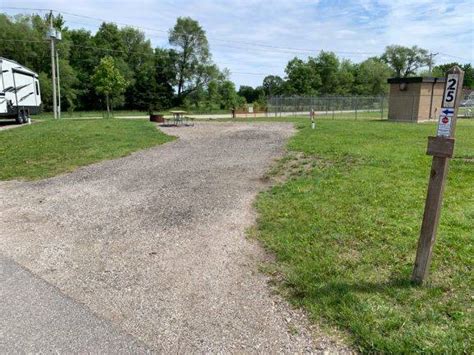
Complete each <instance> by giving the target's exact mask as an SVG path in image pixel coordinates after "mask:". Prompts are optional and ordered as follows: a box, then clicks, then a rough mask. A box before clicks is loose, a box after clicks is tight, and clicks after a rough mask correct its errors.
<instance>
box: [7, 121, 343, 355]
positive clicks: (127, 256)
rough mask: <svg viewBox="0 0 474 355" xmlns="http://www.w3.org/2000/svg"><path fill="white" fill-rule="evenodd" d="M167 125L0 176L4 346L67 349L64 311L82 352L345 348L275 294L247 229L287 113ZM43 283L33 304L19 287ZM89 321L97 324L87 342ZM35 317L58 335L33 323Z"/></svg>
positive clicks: (27, 290) (279, 147)
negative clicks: (154, 139) (125, 151)
mask: <svg viewBox="0 0 474 355" xmlns="http://www.w3.org/2000/svg"><path fill="white" fill-rule="evenodd" d="M165 131H166V132H167V133H169V134H172V135H177V136H179V138H180V139H178V140H176V141H174V142H171V143H167V144H165V145H162V146H158V147H155V148H151V149H148V150H144V151H141V152H138V153H135V154H132V155H130V156H128V157H124V158H121V159H116V160H111V161H105V162H102V163H98V164H94V165H91V166H88V167H84V168H81V169H78V170H77V171H75V172H73V173H70V174H65V175H62V176H58V177H55V178H51V179H47V180H42V181H37V182H0V252H1V253H2V254H3V255H5V256H6V257H7V258H8V259H7V260H13V261H14V262H15V264H11V265H10V266H8V262H7V266H6V267H5V266H2V267H3V268H5V270H6V271H5V272H4V273H3V274H2V276H1V277H2V280H1V281H0V282H1V284H2V287H3V285H6V286H5V288H6V289H9V288H11V289H10V290H8V291H3V292H4V294H3V296H4V297H5V298H7V299H8V302H7V304H8V305H10V306H8V307H10V308H11V309H13V310H14V312H13V313H12V312H10V313H4V312H1V313H2V314H0V322H1V323H0V324H2V325H3V324H5V327H2V328H4V332H5V333H2V341H3V342H2V343H0V344H2V347H3V348H0V352H1V350H2V349H4V350H7V351H9V350H13V351H14V350H15V349H18V346H19V347H21V348H23V349H27V350H28V349H34V350H42V351H56V350H61V349H64V348H63V346H64V344H66V345H67V343H69V340H68V338H67V335H65V334H66V333H65V332H64V331H62V332H59V331H58V330H57V328H58V327H59V328H61V329H63V328H68V327H69V325H68V324H70V323H71V322H72V324H75V326H74V327H75V328H74V329H82V328H85V329H82V332H81V331H78V332H77V339H76V341H75V343H74V344H76V345H74V349H77V351H80V352H85V351H88V349H90V348H91V347H92V348H93V349H94V350H97V351H100V350H101V349H103V348H101V346H102V345H101V344H103V342H109V343H112V344H114V346H116V348H117V349H121V348H126V347H132V346H134V347H135V346H137V347H138V348H140V346H141V345H137V344H144V345H143V346H144V347H147V348H149V349H151V350H152V351H156V352H213V353H215V352H285V353H295V352H307V351H309V352H312V351H323V350H326V351H341V350H347V348H346V347H345V346H344V345H340V344H339V343H338V342H337V341H335V340H334V339H333V338H331V337H328V336H327V335H325V334H324V333H323V332H321V331H320V330H319V329H317V328H316V327H315V326H310V325H309V322H308V321H307V320H306V317H305V315H304V314H303V313H302V312H301V311H298V310H294V309H292V308H291V307H290V306H289V305H288V304H287V303H286V302H285V301H284V300H282V299H281V298H280V297H279V296H277V295H276V294H275V292H274V290H272V288H271V287H270V286H269V284H268V281H269V280H268V278H267V277H266V276H265V275H264V274H262V273H260V272H259V266H260V265H261V264H262V262H265V261H266V260H269V256H268V254H267V253H265V252H264V251H263V249H262V248H261V247H260V246H259V244H258V243H257V242H255V241H252V240H249V239H247V238H246V236H245V230H246V228H248V227H250V226H251V225H252V224H253V223H254V221H255V212H254V210H253V209H252V202H253V201H254V198H255V196H256V194H257V192H258V191H260V190H262V189H264V188H265V187H266V185H265V183H264V182H262V180H261V177H262V175H263V174H264V172H265V171H266V170H267V169H268V167H269V166H270V164H271V163H272V161H273V160H274V159H275V158H277V157H279V156H281V154H282V153H283V147H284V144H285V142H286V140H287V139H288V137H290V136H291V135H292V134H293V132H294V130H293V127H292V125H289V124H233V123H216V124H210V123H198V124H197V125H196V126H195V127H179V128H167V129H165ZM16 264H18V265H21V267H22V268H25V269H27V270H30V271H31V272H29V273H27V274H25V273H24V272H22V271H21V270H16V269H17V268H16V267H15V265H16ZM12 265H13V266H12ZM9 270H10V271H9ZM15 275H17V276H15ZM33 275H34V276H33ZM15 278H17V279H18V282H16V281H12V280H15ZM38 278H39V279H40V280H38ZM35 280H36V281H35ZM43 280H44V281H43ZM45 282H47V283H48V284H45ZM15 285H16V286H15ZM35 285H36V286H35ZM48 285H52V287H53V288H49V286H48ZM15 287H17V288H18V289H15ZM35 290H36V291H35ZM48 292H50V293H51V296H45V297H46V298H45V297H43V296H41V299H42V300H43V301H42V302H43V303H44V306H41V308H42V310H41V311H39V312H40V313H38V315H35V312H36V307H35V306H34V302H32V304H28V300H32V299H33V298H31V297H29V296H28V294H31V295H33V294H38V297H39V296H40V295H43V294H44V293H48ZM55 292H56V294H54V293H55ZM20 293H21V294H23V295H25V298H23V297H21V298H18V299H16V298H15V297H16V296H15V295H17V294H20ZM53 298H54V300H53ZM16 302H18V303H16ZM25 305H26V306H25ZM76 306H77V307H79V308H77V309H78V310H77V312H76V311H68V309H73V308H74V307H76ZM45 309H46V310H47V311H45ZM0 311H1V309H0ZM81 312H82V313H81ZM48 314H49V315H48ZM67 314H69V318H68V317H65V315H67ZM44 317H46V318H44ZM48 317H49V318H48ZM63 318H64V319H65V321H64V322H63V323H61V322H55V321H54V320H55V319H63ZM68 319H69V320H68ZM67 320H68V321H67ZM36 322H38V323H36ZM101 322H102V323H101ZM12 323H17V324H18V327H10V326H8V325H9V324H12ZM48 324H50V326H49V325H48ZM89 324H92V325H89ZM94 324H95V325H94ZM48 327H51V329H48ZM90 327H96V328H97V329H100V330H99V331H98V332H96V334H103V336H102V335H101V336H98V337H96V338H94V339H95V340H94V341H93V342H90V341H89V339H90V331H89V330H88V329H89V328H90ZM43 328H46V329H45V330H43V331H44V332H45V334H55V333H57V334H59V336H58V337H59V340H57V341H53V340H50V341H46V340H45V341H41V342H38V337H35V336H30V335H29V334H33V335H34V334H38V332H39V331H40V330H42V329H43ZM93 329H95V328H93ZM23 333H24V334H26V335H25V336H24V338H23V339H22V342H19V343H17V341H18V339H19V338H20V337H22V336H23ZM40 334H42V333H40ZM124 334H128V335H130V336H131V337H132V338H133V341H132V342H130V341H129V340H128V338H127V336H126V335H124ZM114 337H115V338H114ZM102 338H104V339H102ZM45 339H52V337H48V336H46V337H45ZM107 339H112V340H110V341H109V340H107ZM113 339H117V340H113ZM99 340H101V341H103V342H102V343H101V342H100V341H99ZM134 342H136V343H134ZM17 344H19V345H17ZM91 344H92V345H91ZM81 346H82V347H81ZM140 349H141V348H140ZM110 350H111V351H110V352H115V351H114V350H115V348H111V349H110Z"/></svg>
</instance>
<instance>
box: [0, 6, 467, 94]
mask: <svg viewBox="0 0 474 355" xmlns="http://www.w3.org/2000/svg"><path fill="white" fill-rule="evenodd" d="M1 6H13V7H30V8H31V7H33V8H34V7H39V8H52V9H57V10H64V11H67V12H70V13H77V14H81V15H86V16H92V17H99V18H103V19H106V20H109V21H115V22H120V23H130V24H133V25H135V26H138V27H141V28H147V29H145V30H144V32H145V33H146V34H147V36H149V37H150V39H151V40H152V43H153V44H154V45H156V46H167V33H166V32H167V30H168V29H169V28H171V27H172V26H173V25H174V23H175V21H176V17H178V16H190V17H192V18H194V19H196V20H198V21H199V22H200V24H201V25H202V26H203V28H204V29H205V30H206V32H207V35H208V38H209V42H210V45H211V50H212V53H213V58H214V60H215V62H216V63H217V64H219V66H221V67H227V68H229V69H230V70H231V72H232V79H233V80H234V81H235V82H236V84H237V86H238V85H253V86H256V85H259V84H261V82H262V79H263V77H264V75H265V74H277V75H281V76H284V67H285V65H286V63H287V62H288V60H290V59H291V58H293V57H295V56H298V57H301V58H305V57H307V56H308V55H313V56H315V55H317V53H318V51H319V50H321V49H324V50H331V51H335V52H336V53H337V54H338V55H339V56H341V57H344V58H348V59H351V60H352V61H354V62H359V61H362V60H364V59H365V58H367V57H368V56H372V55H377V54H381V53H382V52H383V50H384V48H385V47H386V46H387V45H390V44H401V45H408V46H411V45H418V46H420V47H422V48H426V49H429V50H431V51H433V52H440V54H439V55H438V56H437V57H436V60H437V62H438V63H443V62H451V61H455V60H458V61H461V62H473V58H474V32H473V29H474V20H473V7H474V5H473V3H472V1H471V0H459V1H457V2H456V6H455V7H454V6H453V5H452V1H451V0H399V1H393V0H349V1H342V0H336V1H332V0H320V1H311V0H293V1H288V0H285V1H283V0H273V1H263V0H227V1H223V0H175V1H169V0H168V1H167V0H161V1H152V0H142V1H138V2H122V1H114V0H107V1H100V2H99V1H93V0H77V1H74V2H70V1H64V0H42V1H38V0H28V1H22V0H2V5H1ZM6 12H7V13H11V14H13V13H17V12H18V11H16V12H15V11H13V10H7V11H6ZM64 17H65V19H66V21H67V23H68V24H69V26H70V27H72V28H77V27H86V28H88V29H90V30H91V31H95V30H96V29H97V27H98V25H99V22H98V21H95V20H90V19H84V18H79V17H74V16H71V15H64ZM152 29H154V30H152ZM295 49H296V50H295ZM457 57H461V58H466V59H464V60H462V59H459V58H457Z"/></svg>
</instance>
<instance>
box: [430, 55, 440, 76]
mask: <svg viewBox="0 0 474 355" xmlns="http://www.w3.org/2000/svg"><path fill="white" fill-rule="evenodd" d="M438 54H439V53H432V52H431V53H430V62H429V63H428V68H429V69H428V70H429V73H430V76H432V75H433V57H434V56H436V55H438Z"/></svg>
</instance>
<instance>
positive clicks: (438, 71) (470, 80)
mask: <svg viewBox="0 0 474 355" xmlns="http://www.w3.org/2000/svg"><path fill="white" fill-rule="evenodd" d="M455 65H457V66H458V67H460V68H461V69H462V70H464V83H463V87H465V88H468V89H474V69H473V68H472V65H471V64H469V63H468V64H464V65H463V64H459V63H457V62H453V63H447V64H440V65H437V66H435V67H434V68H433V76H437V77H444V76H445V75H446V72H447V71H448V70H449V69H451V68H452V67H454V66H455Z"/></svg>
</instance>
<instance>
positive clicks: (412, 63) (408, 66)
mask: <svg viewBox="0 0 474 355" xmlns="http://www.w3.org/2000/svg"><path fill="white" fill-rule="evenodd" d="M381 59H382V60H383V61H384V62H385V63H387V64H388V65H390V67H391V68H392V69H393V71H394V72H395V74H396V76H397V77H399V78H400V77H403V78H406V77H408V76H411V75H415V74H416V71H417V70H418V69H419V68H422V67H424V66H426V65H428V64H429V61H430V57H429V55H428V51H427V50H426V49H422V48H419V47H417V46H413V47H411V48H409V47H403V46H397V45H392V46H388V47H386V48H385V53H384V54H383V55H382V57H381Z"/></svg>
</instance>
